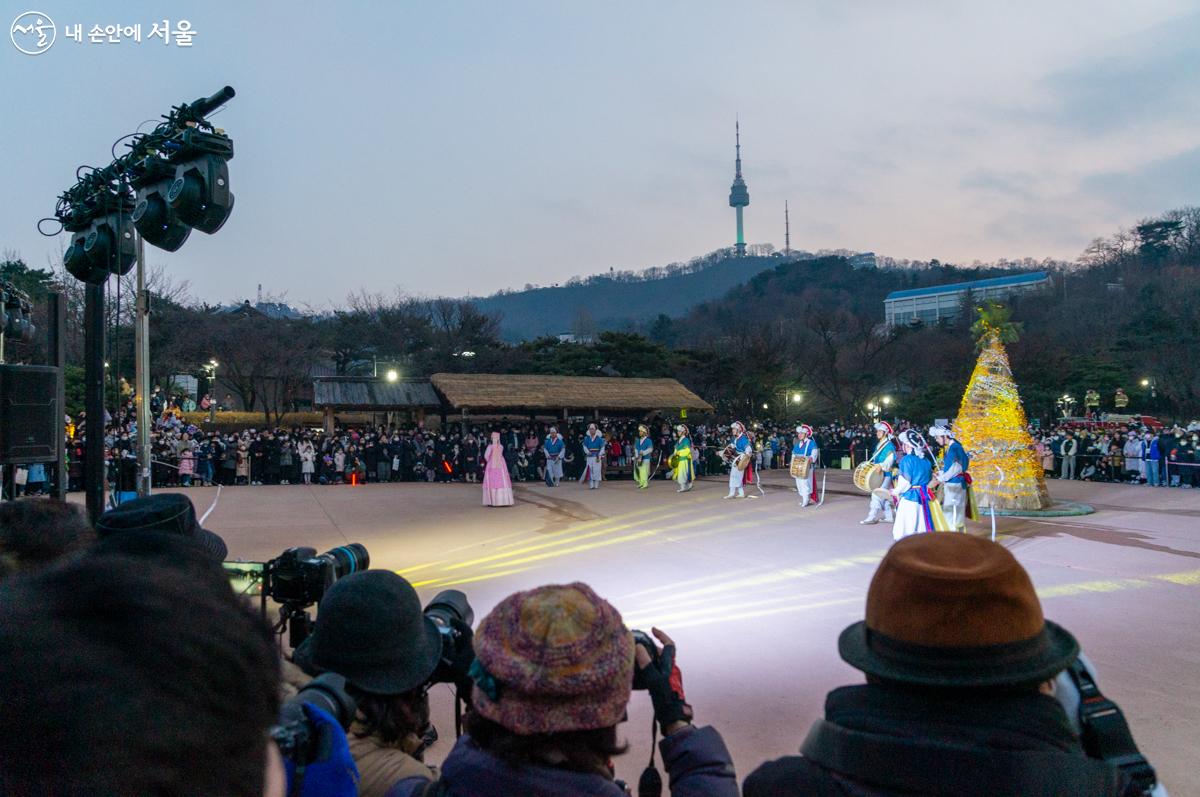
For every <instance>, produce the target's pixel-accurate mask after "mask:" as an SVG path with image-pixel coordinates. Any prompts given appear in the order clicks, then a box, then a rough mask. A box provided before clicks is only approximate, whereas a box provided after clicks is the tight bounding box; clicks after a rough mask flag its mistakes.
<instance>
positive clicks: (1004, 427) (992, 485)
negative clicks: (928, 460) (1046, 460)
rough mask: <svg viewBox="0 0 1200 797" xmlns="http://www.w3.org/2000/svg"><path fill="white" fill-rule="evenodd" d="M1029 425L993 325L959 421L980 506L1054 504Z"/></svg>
mask: <svg viewBox="0 0 1200 797" xmlns="http://www.w3.org/2000/svg"><path fill="white" fill-rule="evenodd" d="M1027 426H1028V422H1027V420H1026V418H1025V410H1024V408H1023V407H1022V406H1021V397H1020V395H1019V394H1018V393H1017V384H1016V382H1014V381H1013V378H1012V368H1011V367H1010V366H1009V364H1008V355H1007V354H1006V353H1005V351H1004V345H1003V344H1002V343H1001V342H1000V337H999V335H998V334H997V332H996V330H995V329H994V328H992V327H991V326H990V325H989V327H988V336H987V343H986V344H985V345H984V347H983V350H982V351H981V352H980V353H979V360H978V361H977V362H976V363H975V370H974V372H972V374H971V380H970V381H969V382H968V383H967V389H966V392H964V393H963V399H962V405H961V406H960V407H959V410H958V418H957V419H956V420H955V422H954V430H955V435H956V437H957V438H958V440H959V442H961V443H962V444H963V447H964V448H965V449H966V450H967V452H968V453H969V454H970V455H971V468H970V472H971V478H972V479H973V481H974V490H975V496H976V499H977V500H978V502H979V507H980V508H981V509H982V508H986V507H990V506H993V505H995V507H996V508H997V509H1045V508H1047V507H1049V506H1050V494H1049V493H1048V492H1047V491H1046V479H1045V474H1044V473H1043V471H1042V463H1041V462H1040V461H1039V460H1038V456H1037V451H1036V449H1035V448H1034V442H1033V438H1032V437H1030V436H1029V432H1028V431H1027ZM1001 472H1003V476H1002V475H1001Z"/></svg>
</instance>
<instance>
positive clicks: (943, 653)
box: [838, 620, 1079, 687]
mask: <svg viewBox="0 0 1200 797" xmlns="http://www.w3.org/2000/svg"><path fill="white" fill-rule="evenodd" d="M838 653H839V654H840V655H841V657H842V659H843V660H844V661H845V662H846V663H847V664H850V665H851V666H853V667H855V668H857V669H859V670H862V671H863V672H865V673H867V674H869V675H875V676H878V677H880V678H886V679H888V680H890V681H900V682H902V683H908V684H914V685H918V686H945V687H1003V686H1023V685H1032V684H1038V683H1041V682H1043V681H1048V680H1050V679H1051V678H1053V677H1054V676H1055V675H1057V674H1058V673H1060V672H1062V671H1063V670H1065V669H1066V668H1067V667H1068V666H1070V664H1071V662H1073V661H1074V660H1075V659H1076V657H1077V656H1079V643H1078V642H1077V641H1076V640H1075V637H1074V636H1072V635H1071V633H1070V632H1069V631H1067V630H1066V629H1065V628H1063V627H1062V626H1060V625H1058V624H1057V623H1054V622H1051V621H1049V620H1046V621H1045V628H1043V629H1042V633H1040V634H1038V635H1037V636H1036V637H1033V638H1032V639H1027V640H1021V641H1018V642H1009V643H1005V644H1000V645H982V646H972V647H957V648H943V647H932V646H928V645H914V644H911V643H906V642H901V641H900V640H897V639H892V638H890V637H888V636H886V635H884V634H880V633H878V632H873V631H872V630H871V629H870V628H868V627H867V624H866V623H865V622H861V621H860V622H857V623H855V624H854V625H852V626H850V627H849V628H847V629H846V630H844V631H842V633H841V635H840V636H839V637H838Z"/></svg>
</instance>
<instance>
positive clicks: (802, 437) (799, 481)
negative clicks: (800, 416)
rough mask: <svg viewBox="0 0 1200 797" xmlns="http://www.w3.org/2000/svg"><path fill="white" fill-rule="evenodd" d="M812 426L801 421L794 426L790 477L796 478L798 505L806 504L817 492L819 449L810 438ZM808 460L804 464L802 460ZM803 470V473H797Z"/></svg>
mask: <svg viewBox="0 0 1200 797" xmlns="http://www.w3.org/2000/svg"><path fill="white" fill-rule="evenodd" d="M812 433H813V430H812V427H811V426H809V425H808V424H807V423H802V424H800V425H799V426H797V427H796V442H795V443H793V444H792V468H791V473H792V477H793V478H794V479H795V480H796V492H798V493H800V506H802V507H805V506H808V504H809V502H810V501H811V500H812V497H813V495H815V494H816V492H817V458H818V457H819V456H820V451H819V450H818V449H817V441H815V440H813V438H812ZM806 459H807V460H808V464H807V465H804V464H803V460H806ZM801 472H803V473H804V474H805V475H804V476H801V475H799V474H800V473H801Z"/></svg>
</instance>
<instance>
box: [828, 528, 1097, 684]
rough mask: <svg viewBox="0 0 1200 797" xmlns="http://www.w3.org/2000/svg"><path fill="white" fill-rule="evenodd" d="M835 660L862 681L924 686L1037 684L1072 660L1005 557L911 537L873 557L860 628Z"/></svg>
mask: <svg viewBox="0 0 1200 797" xmlns="http://www.w3.org/2000/svg"><path fill="white" fill-rule="evenodd" d="M838 652H839V653H840V654H841V656H842V658H843V659H844V660H845V661H846V662H847V663H849V664H851V665H853V666H854V667H857V668H858V669H860V670H862V671H863V672H866V673H868V674H871V675H876V676H879V677H881V678H887V679H889V680H892V681H900V682H903V683H909V684H918V685H924V686H949V687H989V686H1023V685H1032V684H1037V683H1041V682H1042V681H1046V680H1049V679H1050V678H1053V677H1054V676H1055V675H1056V674H1058V673H1060V672H1062V671H1063V670H1064V669H1066V667H1067V666H1068V665H1069V664H1070V663H1071V662H1072V661H1074V660H1075V657H1076V656H1078V655H1079V644H1078V643H1077V642H1076V641H1075V638H1074V637H1073V636H1071V634H1070V633H1069V632H1068V631H1067V630H1066V629H1064V628H1062V627H1060V626H1058V625H1056V624H1055V623H1052V622H1050V621H1048V620H1045V619H1044V618H1043V616H1042V606H1041V604H1040V603H1039V602H1038V597H1037V593H1036V592H1035V591H1034V588H1033V583H1032V582H1031V581H1030V580H1029V574H1028V573H1026V572H1025V568H1023V567H1021V565H1020V563H1018V562H1017V560H1016V558H1014V557H1013V555H1012V554H1011V553H1009V551H1008V549H1007V548H1005V547H1004V546H1002V545H999V544H997V543H994V542H989V541H988V540H985V539H983V538H981V537H972V536H970V535H967V534H916V535H914V536H911V537H905V538H904V539H902V540H900V541H899V542H897V543H896V544H895V545H893V546H892V547H891V549H890V550H889V551H888V552H887V555H886V556H884V557H883V561H882V562H880V564H879V569H878V570H876V571H875V576H874V577H873V578H872V579H871V586H870V588H869V589H868V590H867V611H866V619H865V620H864V621H862V622H858V623H855V624H854V625H852V626H850V627H849V628H847V629H846V630H845V631H843V632H842V634H841V636H840V637H839V638H838Z"/></svg>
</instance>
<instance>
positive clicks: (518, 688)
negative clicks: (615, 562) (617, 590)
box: [472, 582, 634, 736]
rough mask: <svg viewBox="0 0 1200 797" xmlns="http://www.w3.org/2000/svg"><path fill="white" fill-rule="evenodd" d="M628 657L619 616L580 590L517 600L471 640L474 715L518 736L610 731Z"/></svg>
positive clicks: (532, 593) (546, 591) (629, 641)
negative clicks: (559, 732)
mask: <svg viewBox="0 0 1200 797" xmlns="http://www.w3.org/2000/svg"><path fill="white" fill-rule="evenodd" d="M633 652H634V645H633V636H632V634H630V633H629V630H628V629H627V628H625V625H624V623H622V622H621V615H620V613H618V612H617V610H616V609H614V608H613V607H612V606H611V605H610V604H609V603H608V602H607V601H605V600H604V599H603V598H601V597H600V596H598V595H597V594H596V593H595V592H593V591H592V589H591V587H589V586H587V585H586V584H581V583H578V582H576V583H574V584H566V585H560V584H554V585H549V586H545V587H538V588H537V589H533V590H529V591H527V592H518V593H516V594H514V595H510V596H508V597H507V598H505V599H504V600H503V601H501V602H500V604H499V605H498V606H496V608H495V609H493V610H492V612H491V613H490V614H489V615H488V616H487V617H485V618H484V620H483V622H482V623H481V624H480V626H479V630H478V631H477V632H476V634H475V656H476V666H475V667H474V668H473V670H472V676H473V677H474V679H475V689H474V708H475V710H476V711H478V712H479V714H480V715H481V716H483V717H484V718H486V719H489V720H491V721H492V722H495V723H498V724H500V725H502V726H504V727H505V728H507V729H508V730H510V731H512V732H513V733H516V734H519V735H522V736H527V735H530V734H535V733H551V732H557V731H580V730H593V729H596V728H607V727H610V726H612V725H616V724H617V723H618V722H620V721H621V719H622V717H624V715H625V707H626V705H627V704H628V703H629V695H630V692H631V690H632V686H633Z"/></svg>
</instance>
